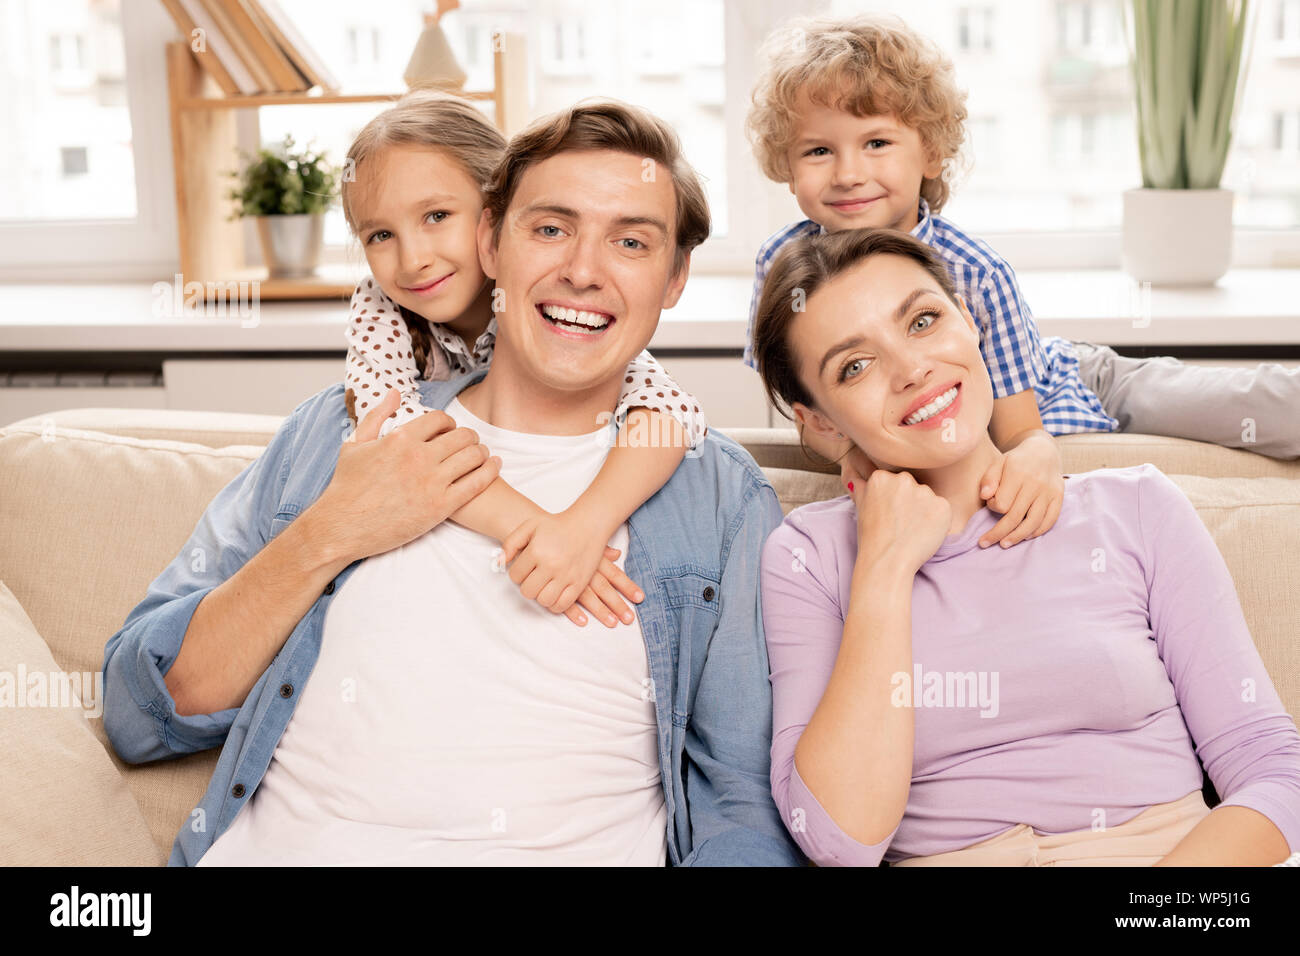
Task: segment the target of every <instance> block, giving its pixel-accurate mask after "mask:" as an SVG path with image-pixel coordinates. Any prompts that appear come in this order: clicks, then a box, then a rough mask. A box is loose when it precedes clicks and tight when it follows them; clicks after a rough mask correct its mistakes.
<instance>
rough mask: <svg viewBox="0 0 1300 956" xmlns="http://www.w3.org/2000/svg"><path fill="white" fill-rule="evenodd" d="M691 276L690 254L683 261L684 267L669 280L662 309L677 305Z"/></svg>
mask: <svg viewBox="0 0 1300 956" xmlns="http://www.w3.org/2000/svg"><path fill="white" fill-rule="evenodd" d="M690 275H691V254H690V253H689V252H688V253H686V256H685V258H684V259H682V267H681V268H680V269H678V270H677V272H676V273H674V274H673V276H672V278H670V279H669V280H668V287H667V288H666V289H664V301H663V305H662V306H660V308H663V309H671V308H672V307H673V306H675V305H676V304H677V300H678V299H680V298H681V297H682V290H683V289H685V288H686V280H687V279H688V278H690Z"/></svg>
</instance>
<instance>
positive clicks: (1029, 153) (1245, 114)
mask: <svg viewBox="0 0 1300 956" xmlns="http://www.w3.org/2000/svg"><path fill="white" fill-rule="evenodd" d="M830 7H831V9H832V10H833V11H834V12H835V13H849V12H860V11H861V10H862V9H864V7H866V8H868V9H873V10H881V11H885V12H889V13H895V14H897V15H899V16H901V17H902V18H903V19H904V20H905V21H906V22H907V23H908V24H909V25H911V26H912V27H913V28H915V29H917V30H919V31H920V32H922V33H924V34H925V35H927V36H929V37H931V38H932V39H934V40H935V41H936V42H937V43H938V44H939V45H940V47H941V48H943V49H944V52H945V53H947V54H948V55H949V57H950V58H951V59H952V60H953V63H954V65H955V68H956V72H957V81H958V85H959V86H960V87H962V88H963V89H965V90H967V91H968V98H967V109H968V111H969V114H970V117H971V119H969V120H968V123H967V137H968V139H967V144H966V146H965V151H966V157H965V159H966V163H965V167H966V168H964V169H963V170H962V171H961V172H959V173H958V175H957V177H956V179H955V181H954V184H953V190H952V198H951V200H950V201H949V203H948V205H947V206H945V207H944V215H947V216H950V217H951V218H952V219H953V220H954V221H956V222H957V223H959V224H960V225H961V226H963V227H964V228H967V229H969V230H971V231H973V232H975V233H976V234H979V235H982V236H998V237H1012V238H1011V240H1009V241H1008V242H1007V244H1006V245H1007V248H1013V247H1015V246H1016V242H1015V241H1014V237H1015V236H1016V235H1021V236H1025V237H1029V236H1039V235H1041V234H1042V233H1045V232H1053V233H1062V232H1074V233H1106V234H1108V235H1110V236H1111V237H1112V238H1111V239H1109V240H1107V241H1108V242H1110V243H1111V245H1110V246H1109V247H1108V249H1109V251H1107V252H1105V253H1104V254H1102V255H1099V257H1098V259H1096V260H1090V261H1093V262H1094V263H1096V264H1109V265H1118V238H1117V237H1118V230H1119V228H1120V224H1121V220H1122V213H1123V193H1124V191H1125V190H1126V189H1130V188H1133V187H1136V186H1140V185H1141V182H1142V178H1141V167H1140V164H1139V157H1138V151H1137V134H1136V130H1135V122H1136V118H1135V115H1134V109H1133V96H1132V77H1131V71H1130V65H1129V56H1128V43H1127V40H1126V39H1125V33H1124V21H1123V15H1122V14H1123V10H1122V6H1121V0H1056V2H1054V3H1031V4H1026V3H1017V2H1015V0H998V2H995V3H988V4H985V5H981V6H972V5H970V4H969V3H961V2H958V0H934V2H932V3H929V4H926V5H924V6H919V5H916V4H913V3H909V2H906V0H877V2H873V3H870V4H864V3H862V2H861V0H832V2H831V4H830ZM1267 9H1268V11H1269V14H1270V15H1268V16H1267V18H1266V19H1265V20H1264V21H1263V23H1262V24H1261V25H1262V26H1265V27H1267V28H1268V29H1270V30H1271V31H1272V32H1274V33H1275V34H1277V35H1279V36H1281V35H1287V36H1290V35H1291V34H1290V33H1288V32H1287V31H1290V30H1292V27H1291V26H1290V24H1292V23H1295V27H1294V29H1295V31H1297V32H1300V0H1273V3H1271V4H1270V5H1269V7H1268V8H1267ZM1293 9H1294V11H1295V12H1294V13H1293V12H1292V10H1293ZM985 10H986V11H989V19H988V20H987V21H986V20H985V19H984V17H983V16H980V15H977V12H978V11H985ZM981 22H989V23H995V24H996V30H997V38H998V39H997V42H998V48H999V49H1004V50H1012V51H1015V53H1016V55H1015V56H1008V57H1000V58H998V59H997V60H996V61H990V58H989V57H988V56H987V55H986V53H985V51H984V49H983V48H982V47H981V46H980V42H979V41H980V38H981V34H980V30H981V29H982V27H980V26H979V24H980V23H981ZM954 24H955V25H956V27H955V29H954ZM1250 48H1251V47H1250V46H1249V45H1248V47H1247V49H1250ZM1253 49H1254V53H1253V57H1252V60H1251V62H1250V64H1249V69H1248V70H1247V73H1246V83H1245V86H1244V88H1243V90H1242V100H1241V104H1240V107H1239V112H1238V115H1237V120H1236V127H1235V133H1234V138H1233V147H1232V151H1231V154H1230V156H1229V160H1228V165H1227V167H1226V168H1225V170H1224V176H1223V183H1222V185H1223V186H1224V188H1227V189H1232V190H1233V191H1234V193H1235V194H1236V207H1235V210H1234V221H1235V223H1236V226H1237V228H1238V229H1239V230H1253V229H1286V230H1296V229H1297V228H1298V227H1300V163H1297V162H1296V151H1297V149H1300V146H1298V145H1297V143H1296V139H1297V136H1298V135H1300V133H1297V131H1296V129H1295V124H1296V123H1297V122H1300V63H1298V62H1296V60H1295V58H1294V52H1293V54H1292V55H1291V56H1288V55H1284V54H1283V53H1281V52H1279V50H1278V48H1277V47H1276V46H1275V45H1270V44H1267V43H1260V44H1256V45H1254V48H1253ZM994 129H996V131H997V132H996V134H994V133H993V132H992V131H993V130H994ZM995 135H996V140H997V142H998V143H999V144H1001V148H1000V149H987V148H986V144H988V141H989V140H990V139H991V138H993V137H994V136H995ZM995 244H997V243H995ZM1248 247H1249V244H1248V243H1247V244H1243V243H1241V242H1239V243H1238V249H1239V251H1241V250H1247V251H1248ZM999 248H1001V245H999ZM1019 248H1022V249H1024V250H1025V256H1024V257H1022V258H1023V259H1024V260H1025V261H1038V262H1044V261H1048V260H1047V259H1046V258H1045V257H1046V256H1048V255H1049V254H1050V243H1047V244H1044V243H1043V242H1042V239H1041V238H1037V239H1034V240H1033V241H1032V242H1031V241H1030V240H1029V239H1028V238H1026V239H1025V242H1024V243H1021V244H1020V246H1019ZM1072 248H1073V246H1072ZM1269 261H1270V260H1269V259H1268V258H1267V257H1265V259H1264V264H1267V263H1268V262H1269ZM1068 264H1069V263H1068V262H1062V263H1061V265H1062V267H1064V266H1066V265H1068Z"/></svg>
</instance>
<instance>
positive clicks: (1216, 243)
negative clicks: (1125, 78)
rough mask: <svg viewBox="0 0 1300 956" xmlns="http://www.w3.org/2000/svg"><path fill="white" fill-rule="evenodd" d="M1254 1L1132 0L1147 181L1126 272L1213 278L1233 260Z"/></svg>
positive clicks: (1181, 281)
mask: <svg viewBox="0 0 1300 956" xmlns="http://www.w3.org/2000/svg"><path fill="white" fill-rule="evenodd" d="M1249 3H1250V0H1130V4H1129V6H1128V8H1127V9H1128V13H1129V16H1130V17H1131V22H1130V24H1129V38H1130V41H1131V42H1132V44H1133V49H1132V65H1133V86H1134V94H1135V96H1136V100H1137V133H1138V154H1139V156H1140V158H1141V163H1142V188H1141V189H1130V190H1128V191H1126V192H1125V193H1124V230H1123V251H1122V257H1121V260H1122V264H1123V268H1124V271H1125V272H1127V273H1128V274H1129V275H1131V276H1133V278H1135V279H1137V280H1138V281H1140V282H1150V283H1151V284H1152V285H1210V284H1213V283H1214V282H1215V281H1216V280H1217V279H1218V278H1219V277H1220V276H1222V275H1223V274H1224V273H1225V272H1226V271H1227V270H1228V265H1229V263H1230V262H1231V260H1232V201H1233V194H1232V192H1231V191H1230V190H1227V189H1221V188H1219V181H1220V179H1221V177H1222V176H1223V167H1224V164H1225V163H1226V162H1227V159H1228V147H1229V145H1230V144H1231V142H1232V120H1233V113H1234V112H1235V110H1236V107H1237V102H1238V92H1239V90H1240V88H1241V87H1242V86H1243V85H1244V83H1243V77H1242V73H1243V68H1242V67H1243V64H1244V63H1245V59H1246V58H1245V57H1243V55H1242V54H1243V49H1244V47H1245V41H1246V33H1247V24H1248V20H1247V15H1248V13H1249Z"/></svg>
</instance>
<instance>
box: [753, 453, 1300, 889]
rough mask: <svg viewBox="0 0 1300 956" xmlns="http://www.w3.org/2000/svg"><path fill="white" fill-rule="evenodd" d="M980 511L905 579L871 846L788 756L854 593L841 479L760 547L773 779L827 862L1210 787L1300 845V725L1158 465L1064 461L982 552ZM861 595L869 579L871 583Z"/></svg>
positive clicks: (1194, 522)
mask: <svg viewBox="0 0 1300 956" xmlns="http://www.w3.org/2000/svg"><path fill="white" fill-rule="evenodd" d="M997 520H998V515H996V514H995V513H994V512H991V511H989V509H987V508H984V509H981V510H980V511H979V512H977V513H976V514H975V515H974V516H973V517H972V518H971V520H970V521H969V522H968V523H967V525H966V527H965V529H964V530H962V531H961V532H960V533H959V534H954V535H949V536H948V537H947V538H946V539H944V542H943V544H942V545H941V546H940V548H939V550H938V551H937V552H936V553H935V555H934V556H933V557H932V558H931V559H930V560H929V561H927V562H926V563H925V565H923V566H922V567H921V569H920V571H919V572H918V573H917V575H916V578H915V583H914V585H913V589H912V661H913V673H912V674H909V675H906V679H904V678H903V676H902V675H895V680H896V683H895V685H894V687H895V692H896V693H897V694H900V695H904V696H902V697H901V699H903V700H906V701H909V702H910V703H911V704H912V706H914V707H915V708H916V710H915V714H914V718H915V723H914V725H915V742H914V749H913V763H912V784H911V789H910V791H909V793H908V798H907V807H906V810H905V811H904V813H903V818H902V820H901V821H900V823H899V825H898V826H897V827H896V828H895V829H894V832H893V833H891V834H890V835H889V836H888V837H886V838H885V839H884V840H882V841H881V842H880V843H876V844H871V845H868V844H864V843H859V842H858V841H857V840H855V839H853V838H852V837H850V836H849V835H847V834H846V833H844V831H843V830H841V829H840V828H839V826H837V825H836V823H835V821H834V820H833V819H832V818H831V817H830V815H829V814H828V813H827V812H826V810H825V809H824V808H823V807H822V806H821V804H820V803H818V801H817V798H816V797H815V796H814V795H813V794H812V793H811V792H810V791H809V789H808V787H807V786H806V785H805V784H804V782H803V780H802V779H801V778H800V776H799V772H798V770H797V769H796V768H795V766H794V751H795V745H796V744H797V743H798V741H799V736H800V734H802V733H803V729H804V727H805V726H806V725H807V723H808V721H809V719H810V718H811V717H812V714H813V712H814V711H815V710H816V708H817V705H818V703H819V702H820V701H821V696H822V693H823V692H824V691H825V689H826V684H827V682H828V681H829V680H830V674H831V669H832V667H833V666H834V663H835V658H836V654H837V653H838V650H839V645H840V638H841V636H842V634H843V630H844V616H845V611H846V610H847V608H848V606H849V596H850V584H851V581H852V576H853V566H854V561H855V559H856V557H857V518H856V514H855V511H854V507H853V502H852V499H850V498H849V497H848V496H847V495H846V496H844V497H841V498H836V499H833V500H831V501H819V502H816V503H814V504H810V505H805V506H804V507H802V508H798V509H796V510H795V511H793V512H791V513H790V514H789V515H788V516H787V517H786V519H785V522H784V523H783V524H782V525H781V526H780V527H779V528H777V529H776V530H775V531H773V532H772V534H771V535H770V536H769V537H768V539H767V541H766V543H765V545H764V549H763V564H762V577H761V581H762V605H763V626H764V631H765V634H766V637H767V647H768V657H769V662H770V666H771V673H772V707H773V730H772V795H773V797H774V798H775V800H776V805H777V807H778V808H779V809H780V811H781V815H782V818H783V819H784V820H785V823H786V826H787V828H788V829H790V831H791V835H792V836H793V837H794V839H795V841H796V842H797V843H798V844H799V845H800V847H801V848H802V849H803V850H804V852H805V853H807V854H808V856H809V857H810V858H811V859H812V860H813V861H814V862H815V863H818V864H820V865H837V864H838V865H866V866H874V865H876V864H878V863H879V862H880V860H881V859H882V857H883V858H884V859H885V860H888V861H891V862H892V861H895V860H900V859H905V858H907V857H911V856H928V855H931V854H935V853H943V852H946V851H949V850H957V849H961V848H963V847H967V846H970V845H971V844H973V843H978V842H980V841H981V840H985V839H988V838H989V837H992V836H996V835H997V834H998V833H1001V832H1003V831H1004V830H1007V829H1008V828H1010V827H1013V826H1015V825H1017V824H1020V823H1026V824H1029V825H1030V826H1032V827H1033V828H1034V829H1036V830H1039V831H1040V832H1045V833H1064V832H1068V831H1071V830H1084V829H1088V828H1089V827H1091V826H1092V825H1093V822H1094V820H1096V819H1098V818H1099V811H1100V814H1104V816H1100V819H1102V820H1103V822H1104V824H1105V825H1106V826H1114V825H1117V824H1120V823H1124V822H1126V821H1128V820H1130V819H1132V818H1133V817H1135V816H1137V815H1138V814H1139V813H1141V812H1142V811H1143V810H1145V809H1146V808H1147V807H1150V806H1153V805H1155V804H1159V803H1167V802H1169V801H1172V800H1177V799H1179V798H1180V797H1183V796H1186V795H1187V794H1189V793H1191V792H1192V791H1194V790H1199V789H1200V788H1201V783H1202V777H1201V767H1200V765H1199V764H1198V762H1197V759H1198V758H1199V759H1200V761H1201V762H1202V763H1203V764H1204V766H1205V770H1206V772H1207V773H1208V774H1209V777H1210V780H1211V781H1212V782H1213V783H1214V787H1215V789H1216V790H1217V791H1218V793H1219V794H1220V796H1221V797H1222V798H1223V805H1237V806H1243V807H1250V808H1251V809H1253V810H1257V811H1258V812H1260V813H1262V814H1263V815H1264V816H1266V817H1268V818H1269V820H1271V821H1272V822H1273V823H1274V824H1275V825H1276V826H1277V828H1278V829H1279V830H1281V831H1282V835H1283V836H1285V837H1286V840H1287V843H1288V844H1289V845H1290V849H1291V851H1292V852H1295V851H1296V850H1300V733H1297V731H1296V725H1295V722H1294V721H1293V720H1292V719H1291V717H1290V716H1289V715H1288V714H1287V712H1286V709H1285V708H1284V707H1283V705H1282V702H1281V700H1280V699H1279V697H1278V695H1277V691H1276V690H1275V689H1274V687H1273V683H1272V681H1271V680H1270V679H1269V676H1268V673H1267V672H1266V671H1265V669H1264V665H1263V662H1262V661H1261V660H1260V657H1259V654H1258V652H1257V651H1256V650H1255V645H1254V642H1253V641H1252V639H1251V636H1250V632H1249V630H1248V629H1247V626H1246V621H1245V618H1244V617H1243V616H1242V612H1241V605H1240V603H1239V601H1238V600H1237V592H1236V589H1235V587H1234V586H1233V582H1232V578H1231V576H1230V575H1229V573H1228V569H1227V567H1226V565H1225V564H1224V562H1223V558H1222V556H1221V555H1220V554H1219V551H1218V548H1217V547H1216V546H1215V544H1214V540H1213V539H1212V538H1211V537H1210V534H1209V532H1208V531H1207V530H1206V528H1205V525H1204V524H1202V522H1201V520H1200V518H1199V516H1198V515H1197V514H1196V511H1195V509H1193V507H1192V505H1191V502H1189V501H1188V500H1187V498H1186V496H1184V495H1183V493H1182V491H1181V490H1180V489H1179V488H1178V486H1177V485H1175V484H1174V483H1173V482H1172V481H1170V480H1169V478H1167V477H1166V476H1165V475H1164V474H1162V473H1161V472H1160V471H1159V470H1158V469H1157V468H1156V467H1155V466H1153V465H1139V466H1137V467H1133V468H1117V469H1103V470H1099V471H1093V472H1088V473H1085V474H1079V475H1071V476H1068V480H1067V481H1066V482H1065V500H1064V502H1063V504H1062V507H1061V513H1060V517H1059V518H1058V519H1057V522H1056V524H1055V525H1054V526H1053V528H1052V530H1051V531H1049V532H1047V533H1046V534H1044V535H1041V536H1040V537H1038V538H1034V539H1031V540H1028V541H1023V542H1021V543H1020V544H1017V545H1016V546H1015V547H1012V548H1008V549H1005V550H1004V549H1002V548H999V547H997V546H996V545H995V546H993V547H991V548H988V549H981V548H980V547H979V545H978V541H979V538H980V535H982V534H983V533H984V532H985V531H987V530H988V529H989V528H991V527H992V526H993V525H994V524H995V523H996V522H997ZM868 597H869V596H868Z"/></svg>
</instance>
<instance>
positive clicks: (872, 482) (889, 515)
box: [844, 466, 952, 574]
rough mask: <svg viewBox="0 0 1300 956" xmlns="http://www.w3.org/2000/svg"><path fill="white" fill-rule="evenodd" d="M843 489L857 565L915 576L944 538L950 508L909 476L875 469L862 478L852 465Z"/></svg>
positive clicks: (946, 531) (903, 473) (946, 501)
mask: <svg viewBox="0 0 1300 956" xmlns="http://www.w3.org/2000/svg"><path fill="white" fill-rule="evenodd" d="M845 472H846V475H847V477H846V478H845V479H844V485H845V487H846V488H847V489H848V491H849V495H850V496H852V498H853V504H854V506H855V507H856V508H857V511H858V561H859V562H861V561H863V560H866V561H871V562H875V563H879V564H882V565H885V566H888V567H891V568H898V569H899V570H902V571H904V572H906V573H907V574H916V572H917V571H918V570H920V568H921V565H923V564H925V562H927V561H929V560H930V558H932V557H934V553H935V552H936V551H938V550H939V545H941V544H943V539H944V538H945V537H947V535H948V527H949V525H951V523H952V506H951V505H949V504H948V499H947V498H941V497H940V496H939V495H936V494H935V493H934V492H933V491H932V490H931V489H930V487H929V486H928V485H922V484H919V483H918V482H917V480H916V479H915V478H913V477H912V475H911V474H910V473H909V472H906V471H900V472H897V473H895V472H890V471H884V470H882V469H876V470H875V471H873V472H872V473H871V477H870V478H867V479H865V480H864V479H863V478H862V476H861V475H860V474H858V473H857V471H856V470H855V469H853V468H852V466H848V467H847V468H846V469H845Z"/></svg>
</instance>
